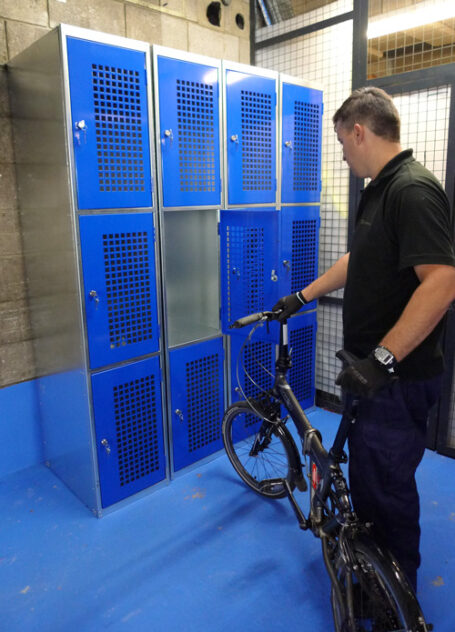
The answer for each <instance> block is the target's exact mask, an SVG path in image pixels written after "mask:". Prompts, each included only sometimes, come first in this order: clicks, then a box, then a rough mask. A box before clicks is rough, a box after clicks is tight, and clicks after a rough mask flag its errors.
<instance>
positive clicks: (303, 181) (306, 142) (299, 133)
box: [281, 83, 323, 204]
mask: <svg viewBox="0 0 455 632" xmlns="http://www.w3.org/2000/svg"><path fill="white" fill-rule="evenodd" d="M282 91H283V92H282V103H283V106H282V143H281V201H282V203H283V204H286V203H290V204H296V203H299V202H319V198H320V194H321V137H322V112H323V104H322V92H321V91H320V90H314V89H312V88H305V87H303V86H299V85H295V84H290V83H283V85H282Z"/></svg>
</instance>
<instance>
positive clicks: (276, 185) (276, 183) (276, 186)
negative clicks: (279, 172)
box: [275, 178, 278, 191]
mask: <svg viewBox="0 0 455 632" xmlns="http://www.w3.org/2000/svg"><path fill="white" fill-rule="evenodd" d="M277 188H278V182H277V179H276V178H275V191H276V190H277Z"/></svg>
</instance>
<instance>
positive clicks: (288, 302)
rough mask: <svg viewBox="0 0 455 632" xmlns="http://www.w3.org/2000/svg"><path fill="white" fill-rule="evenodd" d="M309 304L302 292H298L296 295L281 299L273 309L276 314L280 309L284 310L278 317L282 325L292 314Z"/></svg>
mask: <svg viewBox="0 0 455 632" xmlns="http://www.w3.org/2000/svg"><path fill="white" fill-rule="evenodd" d="M300 297H301V298H300ZM307 302H308V301H306V300H305V298H304V297H303V295H302V293H301V292H296V293H295V294H289V296H283V298H280V300H279V301H278V303H276V304H275V305H274V306H273V307H272V312H276V311H278V310H280V309H281V310H283V311H282V312H281V314H280V315H279V316H278V320H279V321H280V323H281V322H282V321H283V320H287V319H288V318H289V317H290V316H292V314H295V313H296V312H298V311H299V309H300V308H301V307H303V306H304V305H306V303H307Z"/></svg>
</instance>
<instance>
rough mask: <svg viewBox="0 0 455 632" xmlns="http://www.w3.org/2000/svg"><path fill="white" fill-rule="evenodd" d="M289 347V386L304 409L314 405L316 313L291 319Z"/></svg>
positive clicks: (299, 315)
mask: <svg viewBox="0 0 455 632" xmlns="http://www.w3.org/2000/svg"><path fill="white" fill-rule="evenodd" d="M288 323H289V347H290V349H292V367H291V369H290V371H289V376H288V378H289V384H290V385H291V388H292V390H293V391H294V393H295V396H296V397H297V399H298V400H299V402H300V405H301V406H302V408H309V407H310V406H313V405H314V397H315V360H316V332H317V315H316V311H313V312H308V313H304V314H300V313H299V314H298V315H296V316H293V317H292V318H290V319H289V321H288Z"/></svg>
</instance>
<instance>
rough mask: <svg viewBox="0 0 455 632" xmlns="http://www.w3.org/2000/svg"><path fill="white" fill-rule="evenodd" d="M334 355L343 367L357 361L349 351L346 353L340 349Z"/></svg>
mask: <svg viewBox="0 0 455 632" xmlns="http://www.w3.org/2000/svg"><path fill="white" fill-rule="evenodd" d="M335 355H336V357H337V358H338V360H341V362H342V363H343V365H344V366H350V365H351V364H354V362H355V361H356V360H358V357H357V356H355V355H354V354H353V353H351V352H350V351H346V349H340V350H339V351H337V352H336V354H335Z"/></svg>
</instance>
